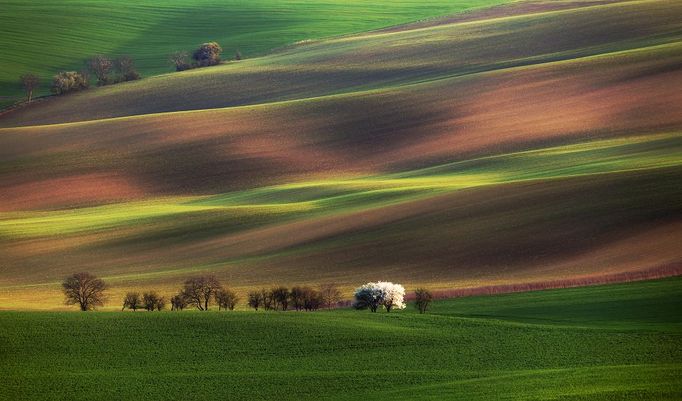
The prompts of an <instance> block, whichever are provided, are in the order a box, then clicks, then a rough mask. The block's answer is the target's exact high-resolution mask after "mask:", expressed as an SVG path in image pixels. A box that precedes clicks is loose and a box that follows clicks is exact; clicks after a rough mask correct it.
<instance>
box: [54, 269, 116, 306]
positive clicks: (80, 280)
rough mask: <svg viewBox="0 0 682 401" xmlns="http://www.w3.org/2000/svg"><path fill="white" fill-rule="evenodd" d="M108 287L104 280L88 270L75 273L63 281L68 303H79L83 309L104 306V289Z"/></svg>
mask: <svg viewBox="0 0 682 401" xmlns="http://www.w3.org/2000/svg"><path fill="white" fill-rule="evenodd" d="M106 288H107V286H106V284H105V283H104V281H102V280H101V279H99V278H97V277H96V276H94V275H92V274H90V273H86V272H84V273H76V274H73V275H71V276H69V277H67V278H66V279H65V280H64V282H63V283H62V289H63V291H64V295H65V296H66V304H67V305H76V304H78V306H79V307H80V310H82V311H89V310H93V309H95V307H96V306H103V305H104V301H105V297H104V290H106Z"/></svg>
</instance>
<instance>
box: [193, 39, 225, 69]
mask: <svg viewBox="0 0 682 401" xmlns="http://www.w3.org/2000/svg"><path fill="white" fill-rule="evenodd" d="M222 52H223V48H222V47H220V45H219V44H218V43H216V42H208V43H204V44H202V45H201V46H199V48H198V49H197V50H195V51H194V53H192V58H193V59H194V62H195V63H196V65H197V66H198V67H208V66H211V65H216V64H220V53H222Z"/></svg>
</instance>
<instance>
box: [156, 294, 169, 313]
mask: <svg viewBox="0 0 682 401" xmlns="http://www.w3.org/2000/svg"><path fill="white" fill-rule="evenodd" d="M155 306H156V310H157V311H162V310H163V309H164V308H165V307H166V298H165V297H159V298H158V299H157V300H156V305H155Z"/></svg>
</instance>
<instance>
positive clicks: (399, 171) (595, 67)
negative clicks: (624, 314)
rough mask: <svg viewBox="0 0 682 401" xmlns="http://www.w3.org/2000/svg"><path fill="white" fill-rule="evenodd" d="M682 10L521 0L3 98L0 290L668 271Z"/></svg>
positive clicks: (438, 282) (496, 280) (8, 301)
mask: <svg viewBox="0 0 682 401" xmlns="http://www.w3.org/2000/svg"><path fill="white" fill-rule="evenodd" d="M406 4H407V3H406ZM452 4H459V6H461V4H462V3H452ZM680 13H682V4H680V3H679V2H676V1H671V0H653V1H623V2H561V7H557V6H556V4H554V3H551V2H527V3H524V2H521V3H513V4H511V5H506V6H498V7H495V8H492V9H484V10H479V11H475V12H470V13H467V14H466V16H465V17H462V16H453V17H450V18H441V19H435V20H432V21H426V22H421V23H417V24H410V25H406V26H402V27H394V28H392V29H387V30H379V31H375V32H366V33H362V34H358V35H350V36H344V37H337V38H331V39H327V40H321V41H318V42H314V43H309V44H302V45H298V46H295V47H291V48H287V49H282V50H280V51H277V52H275V53H272V54H268V55H265V56H263V57H257V58H252V59H248V60H243V61H240V62H235V63H228V64H224V65H221V66H217V67H211V68H205V69H197V70H192V71H187V72H182V73H173V74H167V75H161V76H157V77H152V78H147V79H143V80H141V81H137V82H132V83H126V84H120V85H115V86H109V87H103V88H97V89H92V90H88V91H85V92H82V93H78V94H74V95H68V96H64V97H59V98H52V99H48V100H45V101H41V102H39V103H37V104H35V105H32V106H30V107H25V108H21V109H17V110H14V111H12V112H9V113H6V114H4V115H2V116H0V127H3V128H0V255H1V256H0V257H1V258H2V259H1V262H2V274H1V275H0V307H3V308H40V309H51V308H59V307H60V306H61V305H60V301H61V294H60V292H59V280H60V279H61V278H62V277H63V276H65V275H66V274H69V273H72V272H74V271H80V270H88V271H92V272H94V273H96V274H98V275H101V276H103V277H105V279H106V280H107V281H108V282H109V283H110V284H111V286H112V288H111V291H110V293H111V297H112V299H113V300H117V299H118V297H119V296H120V295H121V294H122V293H123V292H124V291H126V290H128V289H144V288H156V289H159V290H162V291H164V292H168V293H170V292H171V291H174V290H175V289H176V288H177V287H178V286H179V285H180V283H181V282H182V280H183V279H184V278H185V277H187V276H188V275H191V274H193V273H196V272H211V273H215V274H216V275H218V276H219V277H220V278H221V279H223V280H224V281H225V282H226V283H229V285H230V286H231V287H233V288H235V289H236V290H238V291H239V292H241V293H243V292H244V291H246V290H247V289H249V288H254V287H260V286H266V285H271V284H275V283H282V284H316V283H319V282H324V281H335V282H338V283H339V284H341V286H342V288H343V289H344V291H346V293H348V291H350V290H351V289H352V288H353V287H354V286H357V285H358V284H360V283H362V282H364V281H367V280H376V279H390V280H393V281H398V282H402V283H404V284H405V285H406V286H407V287H408V288H412V287H414V286H417V285H424V286H429V287H431V288H441V289H447V288H453V287H476V286H483V285H494V284H504V283H510V282H511V283H514V282H541V281H547V280H562V279H570V278H576V277H583V278H591V277H594V278H597V277H600V276H604V275H608V274H618V273H624V272H647V271H651V272H655V271H656V270H657V269H667V270H666V271H679V270H680V269H682V266H681V264H682V257H681V255H680V252H679V249H678V248H679V247H678V244H679V242H680V240H681V239H682V225H681V220H680V217H682V216H681V212H682V188H681V187H680V186H679V182H680V178H682V158H680V154H681V151H682V113H680V111H679V106H678V105H679V104H681V103H682V91H681V90H680V89H682V84H680V82H682V79H680V78H682V69H680V65H681V61H682V42H681V41H680V39H681V38H682V24H681V23H680V21H679V18H678V17H677V16H678V15H680ZM366 27H367V28H368V29H369V25H367V26H366ZM363 29H364V28H363ZM338 33H344V32H338ZM329 34H332V32H329ZM29 289H30V291H29ZM33 289H40V291H41V296H40V297H37V298H36V297H35V296H34V295H33ZM114 303H116V304H117V302H116V301H114ZM112 307H114V306H112Z"/></svg>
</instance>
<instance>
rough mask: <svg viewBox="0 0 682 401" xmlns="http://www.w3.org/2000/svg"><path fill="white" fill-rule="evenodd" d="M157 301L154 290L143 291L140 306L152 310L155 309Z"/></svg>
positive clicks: (157, 297)
mask: <svg viewBox="0 0 682 401" xmlns="http://www.w3.org/2000/svg"><path fill="white" fill-rule="evenodd" d="M158 302H159V295H158V294H157V293H156V292H154V291H150V292H145V293H144V294H142V306H144V308H145V309H146V310H148V311H149V312H151V311H153V310H154V309H156V304H157V303H158Z"/></svg>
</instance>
